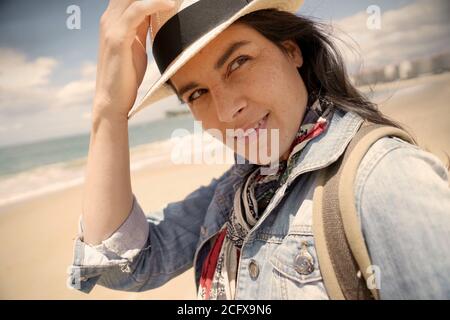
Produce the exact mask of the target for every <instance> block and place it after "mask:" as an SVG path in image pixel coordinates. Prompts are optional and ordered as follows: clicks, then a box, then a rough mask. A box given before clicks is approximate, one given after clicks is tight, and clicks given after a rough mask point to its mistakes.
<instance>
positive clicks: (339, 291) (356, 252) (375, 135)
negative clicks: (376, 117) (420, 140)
mask: <svg viewBox="0 0 450 320" xmlns="http://www.w3.org/2000/svg"><path fill="white" fill-rule="evenodd" d="M386 136H396V137H399V138H401V139H403V140H405V141H407V142H410V143H415V142H414V140H413V138H411V137H410V136H409V135H408V134H407V133H406V132H405V131H403V130H401V129H398V128H395V127H391V126H385V125H379V124H373V123H370V122H366V121H365V122H363V123H362V125H361V127H360V128H359V130H358V132H357V133H356V134H355V136H354V137H353V139H352V141H351V142H350V143H349V145H348V146H347V148H346V150H345V152H344V154H343V155H342V156H341V157H340V158H339V159H338V160H337V161H336V162H335V163H333V164H332V165H331V166H329V167H327V168H325V169H323V170H321V171H320V172H319V173H318V177H317V184H316V188H315V191H314V198H313V201H314V202H313V231H314V236H315V243H316V251H317V256H318V260H319V265H320V270H321V273H322V277H323V280H324V284H325V287H326V289H327V292H328V294H329V296H330V298H331V299H339V300H342V299H348V300H359V299H379V290H378V289H377V288H375V286H372V285H371V286H370V288H368V286H367V283H369V282H368V281H370V282H373V280H374V277H375V274H372V273H370V272H371V271H372V269H371V268H370V267H371V265H372V264H371V262H370V257H369V253H368V251H367V247H366V245H365V241H364V237H363V234H362V230H361V223H360V221H359V218H358V213H357V211H356V205H355V195H354V188H353V184H354V181H355V178H356V174H357V170H358V168H359V164H360V163H361V161H362V159H363V157H364V155H365V154H366V152H367V151H368V150H369V148H370V147H371V146H372V145H373V144H374V143H375V142H376V141H378V140H379V139H380V138H382V137H386ZM375 283H376V280H375Z"/></svg>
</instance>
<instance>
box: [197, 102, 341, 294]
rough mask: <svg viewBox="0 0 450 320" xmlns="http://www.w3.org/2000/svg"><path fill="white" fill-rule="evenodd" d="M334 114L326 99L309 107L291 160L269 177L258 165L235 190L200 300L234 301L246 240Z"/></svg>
mask: <svg viewBox="0 0 450 320" xmlns="http://www.w3.org/2000/svg"><path fill="white" fill-rule="evenodd" d="M332 111H333V108H332V104H331V102H329V101H328V100H326V99H323V98H321V99H317V100H316V101H315V102H314V104H313V105H312V106H311V107H308V108H307V110H306V114H305V117H304V118H303V121H302V124H301V126H300V129H299V131H298V132H297V135H296V137H295V139H294V141H293V143H292V145H291V152H290V154H289V157H288V159H287V160H284V161H281V162H280V164H279V167H278V170H277V171H276V172H275V173H273V174H270V175H262V174H261V168H262V166H257V167H256V169H255V170H254V171H253V172H252V173H250V174H249V175H248V177H247V178H246V179H244V183H243V185H242V186H241V187H240V188H239V189H238V190H237V191H236V195H235V198H234V204H233V209H232V211H231V214H230V217H229V220H228V221H227V222H226V223H225V225H224V226H223V227H222V229H221V231H220V232H219V233H218V235H217V237H216V240H215V242H214V244H213V247H212V249H211V251H210V252H209V254H208V256H207V257H206V259H205V262H204V264H203V267H202V274H201V278H200V286H199V291H198V298H199V299H202V300H208V299H212V300H214V299H234V296H235V287H236V276H237V268H238V262H239V256H240V249H241V248H242V244H243V241H244V239H245V238H246V236H247V234H248V233H249V231H250V230H251V229H252V228H253V226H254V225H255V224H256V222H257V221H258V219H259V218H260V217H261V216H262V214H263V213H264V211H265V209H266V207H267V206H268V204H269V203H270V200H271V199H272V197H273V196H274V195H275V192H276V191H277V190H278V188H279V187H280V186H282V185H283V184H284V183H285V182H286V180H287V178H288V177H289V174H290V173H291V171H292V169H293V168H294V166H295V164H296V162H297V159H298V157H299V156H300V153H301V152H300V151H301V150H302V149H303V148H304V147H305V146H306V145H307V143H308V142H309V141H311V140H312V139H314V138H315V137H317V136H319V135H320V134H321V133H322V132H324V131H325V130H326V128H327V126H328V124H329V121H330V119H331V117H332V115H333V112H332Z"/></svg>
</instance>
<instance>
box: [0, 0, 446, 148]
mask: <svg viewBox="0 0 450 320" xmlns="http://www.w3.org/2000/svg"><path fill="white" fill-rule="evenodd" d="M107 4H108V1H107V0H96V1H92V0H70V1H69V0H40V1H30V0H1V1H0V146H4V145H10V144H18V143H26V142H32V141H37V140H43V139H47V138H50V137H62V136H67V135H72V134H78V133H82V132H89V130H90V124H91V122H90V112H91V107H92V99H93V96H94V90H95V73H96V61H97V49H98V47H97V46H98V45H97V44H98V25H99V18H100V16H101V15H102V13H103V11H104V10H105V8H106V7H107ZM71 5H76V6H78V7H79V8H80V14H81V15H80V22H81V24H80V29H72V30H71V29H68V28H67V26H66V20H67V19H68V17H69V15H70V14H69V13H67V12H66V10H67V8H68V7H69V6H71ZM373 6H376V8H378V9H379V12H380V19H379V20H377V21H379V25H376V26H378V27H379V28H377V27H373V26H374V25H373V24H372V25H370V26H369V25H368V23H367V22H368V21H369V20H370V19H371V18H373V17H374V11H371V10H373ZM368 8H372V9H371V10H369V12H368ZM298 13H299V14H302V15H306V16H313V17H315V18H316V19H318V20H320V21H322V22H325V23H330V24H331V25H332V26H333V28H335V32H336V34H337V35H339V37H340V38H341V39H343V40H344V41H347V42H350V44H351V46H352V47H353V49H351V48H349V47H347V46H345V45H343V46H342V51H343V54H344V56H345V57H346V59H347V63H348V65H349V66H350V68H353V69H357V68H358V67H359V68H362V67H364V68H369V69H370V68H377V67H381V66H385V65H387V64H390V63H398V62H401V61H403V60H406V59H415V58H420V57H424V56H430V55H433V54H436V53H441V52H448V51H450V43H449V39H450V24H449V16H450V2H449V1H448V0H414V1H413V0H398V1H395V0H391V1H388V0H370V1H366V0H340V1H333V0H305V3H304V5H303V6H302V7H301V9H300V11H299V12H298ZM370 21H372V22H373V20H370ZM354 48H356V54H355V49H354ZM149 60H150V63H149V65H148V69H147V72H146V76H145V78H144V81H143V84H142V85H141V87H140V88H139V92H138V99H137V102H138V101H139V100H140V98H141V97H142V96H143V94H144V93H145V91H146V90H147V89H148V88H149V87H150V85H151V83H152V82H153V81H154V79H155V77H157V76H158V73H157V71H156V67H155V65H154V63H153V61H152V60H153V58H152V56H151V52H149ZM177 106H178V107H180V106H179V102H178V100H177V99H176V98H175V97H172V98H168V99H166V100H163V101H162V102H161V103H158V104H157V105H155V106H152V107H150V108H146V109H144V110H143V111H141V112H139V114H138V116H136V117H134V118H133V119H132V120H131V124H133V123H139V122H145V121H150V120H154V119H158V118H160V117H162V116H163V115H164V111H165V110H167V109H168V108H169V109H173V108H174V107H177Z"/></svg>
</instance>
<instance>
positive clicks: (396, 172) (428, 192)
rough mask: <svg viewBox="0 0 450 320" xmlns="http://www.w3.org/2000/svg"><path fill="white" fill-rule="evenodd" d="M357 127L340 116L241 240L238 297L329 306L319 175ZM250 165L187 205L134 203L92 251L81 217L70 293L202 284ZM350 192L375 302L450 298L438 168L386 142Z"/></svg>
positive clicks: (445, 191)
mask: <svg viewBox="0 0 450 320" xmlns="http://www.w3.org/2000/svg"><path fill="white" fill-rule="evenodd" d="M361 123H362V119H361V118H360V117H359V116H358V115H356V114H354V113H351V112H347V113H344V112H342V111H336V112H335V114H334V115H333V118H332V119H331V121H330V125H329V127H328V129H327V131H326V132H325V133H324V134H322V135H321V136H319V137H317V138H316V139H314V140H312V141H310V142H309V144H308V145H307V146H306V147H305V149H304V150H303V151H302V153H301V155H300V157H299V159H298V161H297V162H296V164H295V168H294V169H293V170H292V173H291V174H290V176H289V178H288V180H287V181H286V183H285V184H283V185H282V186H281V187H280V188H279V189H278V190H277V192H276V194H275V195H274V197H273V198H272V200H271V202H270V203H269V205H268V206H267V208H266V210H265V211H264V213H263V214H262V216H261V217H260V219H259V220H258V222H257V224H256V225H255V226H254V228H253V229H252V230H251V232H250V233H249V234H248V236H247V238H246V239H245V241H244V244H243V246H242V250H241V257H240V261H239V269H238V275H237V282H236V299H328V295H327V291H326V288H325V286H324V283H323V281H322V275H321V272H320V266H319V264H318V259H317V255H316V251H315V243H314V234H313V232H312V197H313V192H314V187H315V185H314V184H315V177H316V175H317V172H318V170H319V169H321V168H325V167H327V166H329V165H330V164H332V163H333V162H334V161H336V160H337V159H338V158H339V156H340V155H342V153H343V152H344V150H345V148H346V146H347V145H348V143H349V142H350V140H351V139H352V137H353V136H354V134H355V133H356V132H357V130H358V128H359V126H360V125H361ZM251 167H252V165H251V164H239V165H238V164H235V165H233V166H232V167H231V168H230V169H229V170H228V171H226V172H225V173H224V174H223V176H221V177H220V178H218V179H213V180H212V181H211V183H210V184H209V185H208V186H202V187H200V188H199V189H197V190H195V191H194V192H192V193H191V194H189V195H188V196H187V197H186V198H185V199H184V200H182V201H179V202H173V203H169V204H168V205H167V206H166V207H165V208H164V209H163V210H161V211H159V212H152V213H150V214H147V215H146V214H145V213H144V212H143V210H142V208H141V207H140V205H139V203H138V201H137V199H136V198H135V196H133V206H132V209H131V212H130V214H129V216H128V218H127V219H126V220H125V222H124V223H123V224H122V225H121V226H120V227H119V228H118V230H116V232H114V233H113V234H112V235H111V236H110V237H109V238H108V239H106V240H104V241H103V242H102V243H101V244H99V245H96V246H91V245H88V244H86V243H84V242H83V235H82V233H83V230H82V221H81V217H80V224H79V235H78V237H77V239H76V240H75V245H74V260H73V264H72V265H71V266H70V267H69V270H68V273H69V278H68V284H69V286H71V287H73V288H76V289H78V290H80V291H82V292H85V293H89V292H90V291H91V290H92V288H93V287H94V286H95V284H99V285H102V286H105V287H108V288H111V289H116V290H124V291H144V290H149V289H153V288H156V287H159V286H161V285H163V284H164V283H166V282H167V281H169V280H170V279H172V278H174V277H176V276H178V275H179V274H181V273H183V272H184V271H186V270H188V269H189V268H191V267H194V270H195V280H196V283H197V286H198V282H199V278H200V272H201V266H202V263H203V261H204V259H205V258H206V256H207V254H208V252H209V249H210V248H211V244H212V243H211V241H210V239H212V238H213V237H214V235H215V234H216V233H217V232H218V231H219V229H220V228H221V227H222V225H223V224H224V223H225V221H226V219H227V218H228V215H229V214H230V210H231V207H232V204H233V196H234V193H235V191H236V189H237V188H238V185H239V184H240V183H242V182H243V176H245V174H246V173H247V172H249V170H250V169H251ZM354 194H355V201H356V202H355V203H356V207H357V211H358V214H359V218H360V223H361V228H362V231H363V235H364V238H365V241H366V245H367V248H368V251H369V255H370V257H371V261H372V264H373V265H374V266H376V267H377V270H378V274H377V275H376V276H377V280H378V288H379V289H380V297H381V299H423V298H431V299H434V298H443V299H449V298H450V276H449V275H450V189H449V186H448V172H447V170H446V168H445V167H444V166H443V164H442V162H441V161H440V160H439V159H438V158H437V157H435V156H434V155H432V154H430V153H428V152H426V151H423V150H422V149H420V148H419V147H417V146H414V145H411V144H409V143H407V142H405V141H403V140H400V139H398V138H393V137H385V138H382V139H380V140H378V141H377V142H376V143H375V144H374V145H373V146H372V147H371V148H370V149H369V151H368V153H367V154H366V155H365V156H364V158H363V161H362V163H361V164H360V167H359V168H358V172H357V176H356V181H355V185H354ZM305 247H306V248H307V250H308V253H309V255H310V256H311V257H312V258H313V260H312V261H313V268H309V269H308V270H309V271H308V272H306V273H305V272H300V271H304V270H301V268H299V266H298V259H296V257H297V256H298V254H299V252H300V251H301V250H302V249H304V248H305ZM299 270H300V271H299Z"/></svg>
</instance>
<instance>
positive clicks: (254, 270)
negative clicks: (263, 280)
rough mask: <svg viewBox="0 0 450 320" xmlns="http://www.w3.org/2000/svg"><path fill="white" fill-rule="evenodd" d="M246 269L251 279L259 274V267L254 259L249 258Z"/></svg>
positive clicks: (254, 278)
mask: <svg viewBox="0 0 450 320" xmlns="http://www.w3.org/2000/svg"><path fill="white" fill-rule="evenodd" d="M248 271H249V273H250V278H252V280H256V279H257V278H258V276H259V267H258V264H257V263H256V261H255V260H253V259H252V260H250V263H249V265H248Z"/></svg>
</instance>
